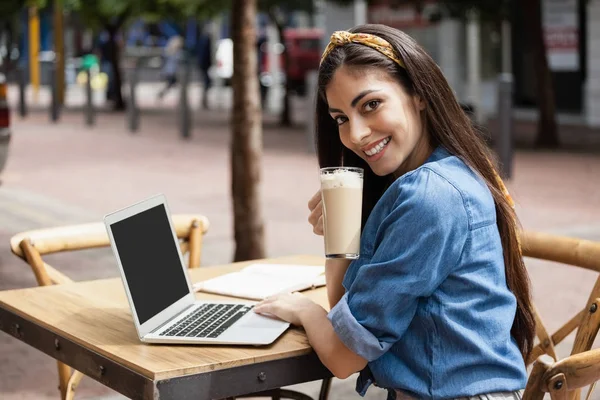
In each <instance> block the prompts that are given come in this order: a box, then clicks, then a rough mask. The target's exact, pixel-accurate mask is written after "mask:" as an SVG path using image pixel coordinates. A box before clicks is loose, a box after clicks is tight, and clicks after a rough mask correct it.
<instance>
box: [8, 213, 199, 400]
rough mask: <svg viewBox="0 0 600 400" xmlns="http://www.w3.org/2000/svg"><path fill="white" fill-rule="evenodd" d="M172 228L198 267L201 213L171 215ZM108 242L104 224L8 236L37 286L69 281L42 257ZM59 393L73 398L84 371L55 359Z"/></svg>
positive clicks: (190, 262)
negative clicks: (31, 273)
mask: <svg viewBox="0 0 600 400" xmlns="http://www.w3.org/2000/svg"><path fill="white" fill-rule="evenodd" d="M172 221H173V227H174V228H175V232H176V234H177V237H178V238H179V239H180V240H181V242H180V246H181V252H182V253H183V254H186V253H188V254H189V258H188V267H189V268H198V267H199V266H200V260H201V255H202V239H203V235H204V234H205V233H206V232H207V231H208V228H209V226H210V224H209V222H208V219H207V218H206V217H205V216H203V215H196V214H174V215H172ZM109 244H110V242H109V239H108V234H107V233H106V228H105V225H104V223H101V222H96V223H90V224H81V225H70V226H62V227H56V228H48V229H38V230H32V231H27V232H21V233H18V234H16V235H15V236H13V237H12V238H11V239H10V248H11V251H12V252H13V253H14V254H15V255H16V256H17V257H19V258H21V259H22V260H24V261H25V262H27V264H29V266H30V267H31V269H32V271H33V273H34V275H35V278H36V281H37V283H38V285H39V286H49V285H60V284H63V283H69V282H72V280H71V279H70V278H69V277H68V276H66V275H65V274H63V273H62V272H60V271H58V270H56V269H55V268H54V267H52V266H51V265H49V264H47V263H46V262H45V261H44V260H43V259H42V256H44V255H47V254H52V253H59V252H65V251H75V250H83V249H92V248H99V247H107V246H109ZM57 365H58V379H59V390H60V396H61V399H63V400H72V399H73V396H74V395H75V389H76V387H77V385H78V384H79V382H80V381H81V378H82V377H83V374H82V373H81V372H79V371H77V370H72V369H71V367H69V366H68V365H66V364H63V363H61V362H57Z"/></svg>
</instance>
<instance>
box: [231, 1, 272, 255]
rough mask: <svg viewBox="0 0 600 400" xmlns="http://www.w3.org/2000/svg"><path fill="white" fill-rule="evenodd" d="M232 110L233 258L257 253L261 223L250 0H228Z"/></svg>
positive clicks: (253, 4) (258, 119) (261, 241)
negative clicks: (231, 44)
mask: <svg viewBox="0 0 600 400" xmlns="http://www.w3.org/2000/svg"><path fill="white" fill-rule="evenodd" d="M232 9H233V10H236V11H235V12H233V13H231V33H232V39H233V76H232V80H231V81H232V86H233V114H232V128H233V131H232V142H231V189H232V197H233V214H234V236H235V246H236V247H235V256H234V261H243V260H253V259H257V258H263V257H264V256H265V250H264V225H263V218H262V211H261V207H260V201H259V197H260V196H259V195H260V190H259V189H260V178H261V176H260V175H261V167H262V166H261V158H262V120H261V118H262V115H261V106H260V96H259V89H258V74H257V68H258V66H257V54H256V39H257V38H256V27H255V23H256V0H233V5H232Z"/></svg>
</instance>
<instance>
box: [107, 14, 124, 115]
mask: <svg viewBox="0 0 600 400" xmlns="http://www.w3.org/2000/svg"><path fill="white" fill-rule="evenodd" d="M107 30H108V37H109V39H108V58H109V62H110V66H111V69H112V77H113V82H112V85H113V88H114V95H115V98H114V101H115V104H114V110H116V111H123V110H125V101H123V93H122V92H121V86H122V85H121V84H122V80H121V67H120V63H119V60H120V51H119V47H118V46H117V41H116V36H117V32H118V27H114V26H112V27H110V28H108V29H107Z"/></svg>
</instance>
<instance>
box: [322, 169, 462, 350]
mask: <svg viewBox="0 0 600 400" xmlns="http://www.w3.org/2000/svg"><path fill="white" fill-rule="evenodd" d="M390 190H394V192H392V193H391V194H392V195H393V196H395V199H394V200H393V201H392V202H393V205H392V206H391V207H389V209H388V210H386V212H385V213H381V215H372V216H374V217H377V218H378V220H376V221H372V222H377V223H378V226H376V227H375V229H374V230H368V231H367V228H368V226H367V227H365V232H366V233H373V232H376V233H375V245H374V251H373V255H372V256H371V257H369V255H365V256H364V257H363V255H361V258H363V260H361V264H360V265H359V267H358V271H357V272H356V276H355V277H354V279H353V281H352V283H351V284H350V285H349V287H347V291H346V293H345V295H344V296H343V297H342V299H341V300H340V301H339V302H338V303H337V304H336V306H335V307H334V308H333V309H332V310H331V311H330V313H329V315H328V317H329V320H330V321H331V323H332V325H333V327H334V330H335V332H336V333H337V335H338V337H339V338H340V340H342V342H343V343H344V344H345V345H346V346H347V347H348V348H349V349H350V350H352V351H353V352H355V353H356V354H358V355H360V356H361V357H363V358H365V359H366V360H368V361H373V360H376V359H377V358H379V357H380V356H381V355H382V354H384V353H385V352H386V351H387V350H388V349H389V348H390V347H391V346H392V345H393V344H394V343H396V342H397V341H398V340H400V339H401V338H402V335H403V334H404V332H405V331H406V330H407V328H408V326H409V325H410V323H411V321H412V319H413V317H414V315H415V312H416V310H417V306H418V303H419V300H420V299H421V298H425V297H428V296H430V295H431V294H432V293H433V291H434V290H435V289H436V288H437V287H438V286H439V285H440V284H441V283H442V281H443V280H444V279H446V277H447V276H448V275H449V273H450V272H451V271H452V269H453V268H454V267H455V266H456V265H457V263H458V262H459V260H460V257H461V255H462V251H463V249H464V245H465V243H466V241H467V239H468V237H469V219H468V209H467V205H466V204H465V202H464V201H463V198H462V196H461V193H460V192H459V190H458V189H456V188H455V187H454V186H453V185H452V183H450V182H449V181H447V180H446V179H445V178H443V177H441V176H440V175H438V174H437V173H436V172H434V171H432V170H429V169H427V168H420V169H418V170H416V171H413V172H412V173H409V174H407V175H405V176H403V177H402V178H400V180H399V181H397V182H396V183H395V184H394V186H392V187H391V188H390ZM388 194H389V193H386V195H388ZM374 213H375V211H374Z"/></svg>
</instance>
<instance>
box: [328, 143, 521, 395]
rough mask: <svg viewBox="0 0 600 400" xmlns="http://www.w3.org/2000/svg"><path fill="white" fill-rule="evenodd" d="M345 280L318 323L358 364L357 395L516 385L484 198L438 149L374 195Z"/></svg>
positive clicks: (514, 349)
mask: <svg viewBox="0 0 600 400" xmlns="http://www.w3.org/2000/svg"><path fill="white" fill-rule="evenodd" d="M343 285H344V288H345V290H346V291H345V294H344V296H343V297H342V299H341V300H340V301H339V303H338V304H336V306H335V307H334V308H333V309H332V310H331V311H330V313H329V315H328V318H329V320H330V321H331V322H332V324H333V327H334V329H335V332H336V333H337V335H338V336H339V338H340V340H342V342H343V343H344V344H345V345H346V346H347V347H348V348H349V349H351V350H352V351H353V352H355V353H356V354H358V355H360V356H361V357H363V358H365V359H366V360H367V361H368V365H367V368H365V370H364V371H362V372H361V375H360V377H359V379H358V381H357V387H356V390H357V392H358V393H359V394H361V395H363V396H364V394H365V393H366V390H367V388H368V387H369V385H370V384H371V383H374V382H375V383H376V385H377V386H379V387H382V388H388V389H394V390H401V391H403V392H406V393H407V394H408V395H412V396H415V397H418V398H435V399H445V398H457V397H464V396H474V395H477V394H482V393H491V392H501V391H515V390H520V389H523V388H524V387H525V384H526V380H527V375H526V371H525V364H524V362H523V358H522V357H521V354H520V352H519V349H518V346H517V344H516V342H515V340H514V339H513V337H512V336H511V334H510V330H511V327H512V324H513V320H514V318H515V312H516V299H515V297H514V295H513V294H512V293H511V292H510V290H509V289H508V287H507V284H506V278H505V273H504V259H503V252H502V245H501V241H500V235H499V232H498V228H497V225H496V211H495V206H494V201H493V198H492V195H491V193H490V191H489V189H488V188H487V186H486V184H485V182H484V181H483V180H482V179H481V178H480V177H479V176H478V175H477V174H475V173H474V172H473V171H472V170H471V169H470V168H469V167H468V166H467V165H466V164H465V163H463V162H462V161H461V160H460V159H459V158H458V157H456V156H453V155H451V154H450V153H449V152H448V151H447V150H446V149H444V148H443V147H438V148H437V149H436V150H435V151H434V152H433V153H432V155H431V156H430V157H429V159H428V160H427V161H426V162H425V163H424V164H423V165H422V166H420V167H419V168H417V169H416V170H413V171H411V172H409V173H407V174H405V175H403V176H401V177H400V178H398V179H397V180H396V181H395V182H394V183H393V184H392V185H391V186H390V187H389V188H388V190H387V191H386V192H385V193H384V195H383V196H382V197H381V199H380V200H379V201H378V202H377V204H376V206H375V207H374V209H373V211H372V212H371V215H370V216H369V218H368V220H367V222H366V224H365V226H364V229H363V233H362V236H361V255H360V258H359V259H358V260H355V261H353V262H352V263H351V264H350V266H349V267H348V270H347V272H346V275H345V276H344V280H343Z"/></svg>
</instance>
